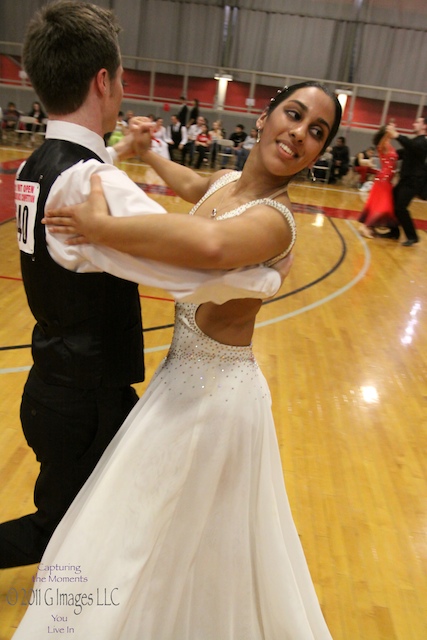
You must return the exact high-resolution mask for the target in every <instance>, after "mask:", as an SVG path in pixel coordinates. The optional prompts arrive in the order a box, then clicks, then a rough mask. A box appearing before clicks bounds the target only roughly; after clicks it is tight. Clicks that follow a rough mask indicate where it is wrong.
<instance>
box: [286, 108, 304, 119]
mask: <svg viewBox="0 0 427 640" xmlns="http://www.w3.org/2000/svg"><path fill="white" fill-rule="evenodd" d="M286 114H287V115H288V116H289V117H290V118H292V120H301V114H300V113H299V112H298V111H295V110H294V109H287V110H286Z"/></svg>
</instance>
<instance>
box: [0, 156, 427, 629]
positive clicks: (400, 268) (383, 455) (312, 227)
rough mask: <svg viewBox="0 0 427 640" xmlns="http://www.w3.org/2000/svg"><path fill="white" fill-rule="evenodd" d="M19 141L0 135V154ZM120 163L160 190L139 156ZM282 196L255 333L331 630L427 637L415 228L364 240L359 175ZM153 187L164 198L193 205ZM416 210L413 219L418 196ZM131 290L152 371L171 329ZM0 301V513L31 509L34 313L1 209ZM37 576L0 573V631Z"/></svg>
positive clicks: (163, 297) (166, 310)
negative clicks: (271, 271) (29, 405)
mask: <svg viewBox="0 0 427 640" xmlns="http://www.w3.org/2000/svg"><path fill="white" fill-rule="evenodd" d="M19 154H21V155H19ZM23 154H24V152H23V151H22V150H21V151H19V152H18V150H10V151H7V150H5V149H3V150H2V149H1V148H0V163H1V162H4V161H6V160H8V161H9V162H11V161H13V160H14V159H15V158H17V157H19V158H21V157H22V155H23ZM7 166H9V165H7ZM123 168H124V169H125V170H127V171H129V173H130V175H131V177H132V178H133V179H134V180H135V181H137V182H139V183H142V184H144V185H146V187H147V188H148V189H149V190H154V191H155V190H157V191H162V189H161V183H160V181H159V179H158V178H157V176H156V175H155V174H154V173H153V172H152V171H150V170H147V168H146V167H144V166H141V165H140V164H138V163H137V162H135V163H128V164H124V165H123ZM3 175H5V174H3ZM1 178H2V174H0V179H1ZM159 185H160V188H159ZM291 196H292V199H293V201H294V202H295V203H296V206H295V210H296V220H297V225H298V242H297V247H296V250H295V262H294V266H293V268H292V271H291V273H290V275H289V277H288V279H287V282H286V283H285V286H284V287H283V289H282V290H281V292H280V294H279V295H278V296H277V298H276V299H275V300H273V301H272V302H270V303H269V304H266V305H264V306H263V307H262V309H261V312H260V314H259V323H258V326H257V329H256V333H255V338H254V347H255V352H256V356H257V358H258V361H259V363H260V365H261V367H262V369H263V371H264V373H265V375H266V377H267V380H268V382H269V384H270V388H271V391H272V396H273V410H274V416H275V421H276V426H277V437H278V441H279V446H280V451H281V456H282V462H283V472H284V476H285V480H286V485H287V490H288V494H289V499H290V503H291V507H292V511H293V514H294V518H295V522H296V526H297V529H298V532H299V534H300V537H301V542H302V545H303V547H304V550H305V553H306V557H307V561H308V564H309V567H310V570H311V574H312V577H313V581H314V583H315V586H316V590H317V594H318V597H319V600H320V602H321V605H322V609H323V612H324V615H325V617H326V620H327V622H328V625H329V627H330V630H331V633H332V636H333V638H334V640H425V638H427V289H426V287H427V277H426V276H427V235H426V233H425V231H423V230H421V231H420V237H421V242H420V243H419V244H418V245H416V246H414V247H411V248H404V247H402V246H401V245H400V244H399V243H397V242H395V241H391V240H384V239H381V240H365V239H363V238H361V237H360V236H359V234H358V233H357V223H356V222H355V221H354V218H355V216H356V215H357V212H358V211H360V209H361V207H362V200H361V197H360V195H359V193H358V192H357V190H356V189H351V188H349V189H345V188H342V187H337V188H334V187H331V186H322V185H321V184H318V183H316V184H314V185H313V184H311V183H309V182H298V183H295V184H294V185H293V186H292V189H291ZM153 197H154V198H155V199H158V200H159V201H160V202H161V203H162V204H164V205H165V207H166V208H168V209H169V210H173V211H187V210H188V208H189V207H188V205H187V204H185V203H182V202H181V201H180V200H179V199H178V198H176V197H174V196H166V195H162V194H161V193H160V194H159V193H157V194H153ZM412 212H413V215H414V218H416V219H417V220H418V221H419V225H420V226H424V228H425V222H426V220H427V204H426V203H421V202H416V203H414V205H413V207H412ZM325 214H327V215H325ZM141 296H142V298H143V315H144V324H145V328H146V330H147V331H146V334H145V341H146V350H147V352H146V361H147V378H148V379H149V378H150V377H151V374H152V373H153V371H154V368H155V367H156V365H157V364H158V363H159V362H160V360H161V359H162V358H163V356H164V355H165V353H166V349H167V345H168V344H169V342H170V339H171V335H172V331H171V328H170V327H169V325H170V324H171V323H172V319H173V303H172V301H171V300H170V296H169V295H168V294H166V293H165V292H163V291H158V290H153V289H147V288H146V287H143V286H141ZM0 305H1V314H2V315H1V318H2V322H1V325H0V347H1V351H0V374H1V385H0V394H1V405H0V450H1V452H2V455H1V458H0V520H1V521H3V520H5V519H9V518H14V517H18V516H19V515H23V514H25V513H27V512H29V511H30V510H31V509H32V507H33V504H32V489H33V484H34V480H35V478H36V475H37V464H36V461H35V459H34V456H33V454H32V452H31V451H30V450H29V449H28V447H27V445H26V443H25V440H24V437H23V435H22V433H21V428H20V422H19V402H20V396H21V390H22V387H23V384H24V382H25V379H26V375H27V371H28V367H29V366H30V364H31V354H30V349H29V348H28V345H29V343H30V337H31V330H32V325H33V321H32V318H31V315H30V313H29V311H28V308H27V304H26V299H25V295H24V291H23V287H22V283H21V281H20V270H19V264H18V251H17V248H16V241H15V237H14V223H13V222H6V223H4V224H3V225H2V226H1V227H0ZM143 389H144V385H140V386H139V390H140V391H141V392H142V391H143ZM106 561H108V558H106ZM34 574H35V567H34V566H32V567H24V568H17V569H8V570H3V571H0V621H1V622H0V640H9V639H10V638H11V636H12V634H13V631H14V628H15V627H16V626H17V624H18V622H19V620H20V618H21V617H22V615H23V613H24V610H25V600H24V598H25V594H26V593H27V592H28V589H30V588H31V584H32V576H34ZM29 640H31V639H30V638H29ZM81 640H88V639H86V638H84V639H83V638H82V639H81ZM94 640H95V639H94ZM96 640H98V639H96ZM99 640H102V639H99ZM171 640H172V639H171ZM201 640H202V639H201ZM218 640H221V639H220V638H218ZM248 640H250V638H248ZM296 640H297V639H296Z"/></svg>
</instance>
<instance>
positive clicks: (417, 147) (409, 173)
mask: <svg viewBox="0 0 427 640" xmlns="http://www.w3.org/2000/svg"><path fill="white" fill-rule="evenodd" d="M413 127H414V132H415V134H416V136H415V138H408V137H407V136H402V135H399V133H398V132H397V131H396V128H395V126H394V124H389V125H388V126H387V131H388V132H389V133H390V135H391V137H392V138H394V139H395V140H397V142H398V143H399V144H400V145H402V147H403V149H399V152H398V153H399V158H401V159H402V165H401V168H400V178H399V182H398V183H397V185H396V186H395V187H394V189H393V199H394V212H395V214H396V218H397V219H398V221H399V224H400V225H401V226H402V229H403V231H404V232H405V235H406V240H405V241H404V242H402V245H403V246H404V247H412V245H414V244H416V243H417V242H419V238H418V235H417V232H416V230H415V225H414V223H413V221H412V218H411V215H410V213H409V211H408V207H409V204H410V202H411V200H412V199H413V198H415V196H420V195H421V193H422V191H423V188H424V186H425V183H426V179H427V172H426V160H427V138H426V135H427V118H417V120H415V122H414V124H413ZM388 237H395V238H396V239H397V238H398V237H399V229H398V228H397V229H396V230H394V229H393V230H392V231H391V232H390V234H388Z"/></svg>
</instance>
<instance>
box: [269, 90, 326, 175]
mask: <svg viewBox="0 0 427 640" xmlns="http://www.w3.org/2000/svg"><path fill="white" fill-rule="evenodd" d="M334 120H335V105H334V103H333V101H332V99H331V98H330V96H328V95H327V94H326V93H325V92H324V91H322V90H321V89H319V88H318V87H304V88H301V89H297V90H296V91H295V92H294V93H292V94H291V95H290V96H288V97H287V98H285V99H284V100H283V101H282V102H280V103H279V104H278V105H277V107H275V108H274V109H273V111H271V112H270V113H269V114H263V115H262V116H261V117H260V118H259V119H258V122H257V125H258V129H260V130H261V132H262V133H261V140H260V144H259V147H260V148H259V151H260V153H261V155H262V159H263V160H264V163H265V166H266V169H267V170H268V171H270V172H271V173H272V174H273V175H277V176H279V175H283V176H292V175H295V174H296V173H298V172H299V171H301V170H302V169H304V168H306V167H308V166H310V165H311V164H312V163H313V162H314V161H315V160H316V159H317V158H318V156H319V155H320V154H321V153H322V150H323V147H324V145H325V142H326V140H327V137H328V135H329V133H330V131H331V129H332V126H333V123H334Z"/></svg>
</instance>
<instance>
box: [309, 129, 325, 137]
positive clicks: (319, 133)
mask: <svg viewBox="0 0 427 640" xmlns="http://www.w3.org/2000/svg"><path fill="white" fill-rule="evenodd" d="M311 132H312V134H313V135H314V136H315V137H316V138H318V139H319V140H322V138H323V129H322V127H313V128H312V129H311Z"/></svg>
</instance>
